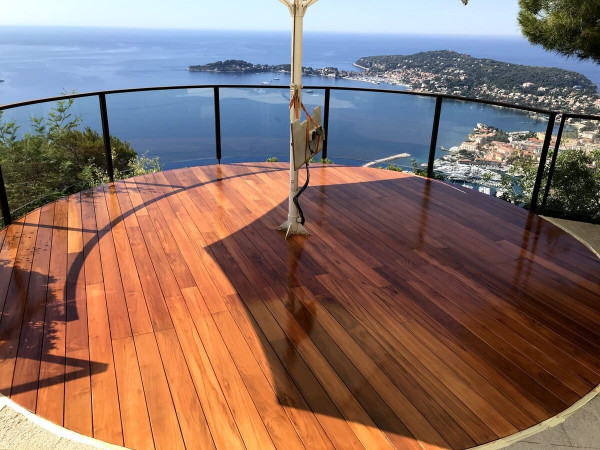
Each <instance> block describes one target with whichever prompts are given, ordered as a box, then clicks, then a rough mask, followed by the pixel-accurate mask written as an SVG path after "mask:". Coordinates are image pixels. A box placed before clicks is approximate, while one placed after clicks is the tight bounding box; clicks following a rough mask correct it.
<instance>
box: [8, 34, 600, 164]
mask: <svg viewBox="0 0 600 450" xmlns="http://www.w3.org/2000/svg"><path fill="white" fill-rule="evenodd" d="M429 50H454V51H457V52H461V53H467V54H469V55H472V56H474V57H478V58H491V59H497V60H500V61H506V62H511V63H517V64H528V65H534V66H547V67H560V68H564V69H568V70H574V71H577V72H579V73H582V74H584V75H586V76H587V77H588V78H590V79H591V80H592V81H593V82H594V83H596V85H600V70H599V69H598V66H597V65H594V64H592V63H586V62H581V61H578V60H576V59H568V58H564V57H561V56H558V55H556V54H554V53H551V52H547V51H545V50H543V49H541V48H539V47H535V46H532V45H530V44H529V43H528V42H527V41H526V40H525V39H524V38H521V37H495V36H486V37H473V36H443V35H406V34H360V33H352V34H333V33H311V32H307V33H306V34H305V46H304V65H305V66H312V67H315V68H318V67H326V66H334V67H337V68H339V69H344V70H360V69H358V68H356V67H354V66H353V63H354V62H355V61H356V60H358V59H359V58H361V57H363V56H373V55H386V54H412V53H415V52H420V51H429ZM225 59H243V60H246V61H249V62H252V63H266V64H282V63H288V62H289V60H290V35H289V33H285V32H249V31H239V32H237V31H211V30H158V29H156V30H155V29H152V30H150V29H122V28H120V29H113V28H52V27H0V79H1V80H3V82H0V104H9V103H14V102H20V101H26V100H32V99H38V98H45V97H51V96H57V95H61V94H62V93H71V92H78V93H84V92H91V91H101V90H115V89H129V88H139V87H151V86H190V85H194V86H196V85H214V84H219V85H258V86H259V87H257V88H236V87H234V86H233V87H228V88H222V89H221V90H220V99H221V102H220V105H221V108H220V109H221V135H222V158H223V160H224V161H264V160H265V159H266V158H268V157H277V158H279V159H280V160H281V161H284V160H286V158H289V111H288V108H289V90H286V89H269V88H267V87H266V85H281V86H285V85H286V84H289V75H288V74H283V73H279V74H278V73H261V74H224V73H202V72H189V71H187V70H186V69H187V67H188V66H190V65H198V64H206V63H209V62H214V61H218V60H225ZM304 84H305V85H306V86H310V88H307V89H305V92H304V98H303V101H304V104H305V105H306V106H307V108H314V107H316V106H318V105H321V106H322V105H323V103H324V90H323V89H319V88H320V87H325V86H331V87H344V86H349V87H364V88H374V87H377V88H379V89H389V90H396V91H401V90H404V89H406V88H403V87H401V86H391V85H385V84H380V85H378V86H374V85H373V84H370V83H366V82H360V81H355V80H344V79H332V78H324V77H307V78H305V80H304ZM106 100H107V107H108V116H109V125H110V131H111V135H112V136H114V137H117V138H119V139H121V140H124V141H127V142H129V143H130V144H131V145H132V147H133V148H134V149H135V150H136V151H137V152H138V154H146V155H147V156H151V157H158V158H159V159H160V162H161V163H162V164H163V165H164V167H165V168H175V167H184V166H189V165H197V164H212V163H214V161H215V159H216V154H215V146H216V144H215V123H214V102H213V90H212V89H207V88H197V89H189V88H185V89H171V90H166V91H152V92H137V93H125V94H111V95H107V97H106ZM55 107H56V103H55V102H49V103H44V104H40V105H31V106H26V107H19V108H15V109H8V110H6V111H4V113H3V116H2V118H1V119H0V120H2V121H5V122H6V121H12V120H14V121H15V122H16V123H17V124H18V125H19V127H20V128H19V133H20V134H21V135H23V134H24V133H26V132H28V131H30V130H31V120H30V119H31V117H32V116H34V117H39V116H45V115H47V114H48V113H50V112H51V110H52V108H55ZM330 107H331V109H330V118H329V120H330V121H329V130H328V138H329V140H328V157H329V158H330V159H331V160H333V161H334V162H336V163H345V164H353V165H362V164H365V163H367V162H369V161H373V160H377V159H381V158H386V157H389V156H392V155H398V154H403V153H408V154H410V156H409V157H403V158H399V159H396V160H393V161H392V163H395V164H397V165H400V166H406V167H409V166H410V164H411V159H415V160H416V161H417V163H418V164H421V165H422V164H424V163H425V162H426V161H427V156H428V152H429V145H430V139H431V130H432V123H433V116H434V110H435V100H434V99H431V98H427V97H422V96H421V97H419V96H407V95H401V94H387V93H372V92H355V91H336V90H333V91H332V93H331V103H330ZM70 112H71V113H72V115H73V116H72V117H75V116H78V117H80V119H81V123H82V126H86V127H90V128H92V129H94V130H96V131H100V130H101V122H100V113H99V107H98V99H97V98H96V97H89V98H82V99H77V100H76V101H75V102H74V104H73V105H72V106H71V110H70ZM478 123H484V124H488V125H493V126H496V127H498V128H501V129H503V130H505V131H522V130H530V131H544V130H545V129H546V119H545V118H544V117H536V116H531V115H529V114H526V113H523V112H520V111H517V110H512V109H508V108H498V107H492V106H485V105H480V104H476V103H469V102H457V101H445V102H444V104H443V107H442V114H441V122H440V130H439V137H438V145H439V148H438V153H439V155H441V154H443V151H444V150H443V149H448V148H451V147H453V146H456V145H459V144H460V143H461V142H462V141H464V140H465V139H466V136H467V135H468V134H469V133H470V132H471V130H472V129H473V128H474V127H475V126H476V125H477V124H478ZM439 155H438V156H439Z"/></svg>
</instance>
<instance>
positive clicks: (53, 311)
mask: <svg viewBox="0 0 600 450" xmlns="http://www.w3.org/2000/svg"><path fill="white" fill-rule="evenodd" d="M68 208H69V204H68V201H67V199H61V200H58V201H57V202H56V204H55V206H54V228H53V229H52V253H51V254H50V270H49V272H48V291H47V296H46V312H45V315H44V337H43V345H42V355H41V364H40V375H39V382H38V392H37V402H36V414H38V415H40V416H42V417H44V418H45V419H48V420H50V421H51V422H54V423H56V424H58V425H63V423H64V422H63V420H64V414H63V412H64V401H65V391H64V389H65V386H64V377H65V329H66V323H65V320H66V305H65V302H66V282H67V253H68V247H67V244H68V242H67V240H68V231H67V230H68ZM7 239H8V236H7Z"/></svg>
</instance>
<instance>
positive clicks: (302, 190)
mask: <svg viewBox="0 0 600 450" xmlns="http://www.w3.org/2000/svg"><path fill="white" fill-rule="evenodd" d="M309 182H310V171H309V170H308V162H307V163H306V181H305V182H304V186H302V189H300V190H299V191H298V193H297V194H296V195H295V196H294V204H295V205H296V208H298V214H299V215H300V223H301V224H302V225H304V222H306V219H304V213H303V212H302V208H301V207H300V201H299V200H298V199H299V198H300V196H301V195H302V194H303V193H304V191H305V190H306V188H307V187H308V183H309Z"/></svg>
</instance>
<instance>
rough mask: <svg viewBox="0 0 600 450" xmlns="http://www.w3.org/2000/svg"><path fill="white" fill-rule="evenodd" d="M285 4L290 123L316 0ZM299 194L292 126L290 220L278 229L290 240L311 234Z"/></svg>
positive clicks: (299, 99) (298, 96) (293, 0)
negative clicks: (306, 26) (308, 16)
mask: <svg viewBox="0 0 600 450" xmlns="http://www.w3.org/2000/svg"><path fill="white" fill-rule="evenodd" d="M280 1H281V2H282V3H283V4H285V5H286V6H287V7H288V8H289V10H290V14H291V15H292V19H293V27H292V67H291V72H292V75H291V84H290V98H291V100H292V103H293V102H294V99H295V102H296V105H297V108H295V107H292V108H290V123H291V122H294V121H296V120H298V119H299V117H297V115H296V114H297V111H299V110H300V105H301V104H302V36H303V22H304V13H305V12H306V9H307V8H308V7H309V6H310V5H312V4H313V3H315V1H316V0H309V1H303V0H280ZM297 193H298V171H297V170H296V168H295V167H294V147H293V142H292V136H291V126H290V192H289V205H288V218H287V220H286V221H285V222H284V223H283V224H281V225H280V226H279V227H278V228H277V229H278V230H280V231H285V232H286V234H285V238H286V239H287V238H289V237H290V236H292V235H294V234H301V235H305V236H308V235H309V233H308V231H307V230H306V228H304V226H303V225H302V224H301V223H300V222H299V221H298V217H299V214H298V208H297V207H296V205H295V204H294V197H295V196H296V194H297Z"/></svg>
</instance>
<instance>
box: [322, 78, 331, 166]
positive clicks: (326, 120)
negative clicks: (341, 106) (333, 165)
mask: <svg viewBox="0 0 600 450" xmlns="http://www.w3.org/2000/svg"><path fill="white" fill-rule="evenodd" d="M330 97H331V89H329V88H325V111H323V128H325V140H324V141H323V159H327V141H328V137H329V98H330Z"/></svg>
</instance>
